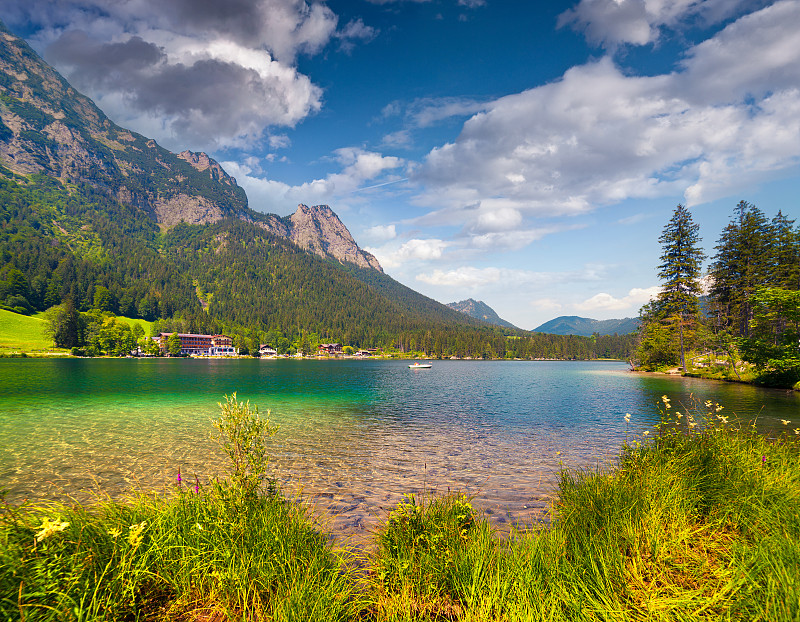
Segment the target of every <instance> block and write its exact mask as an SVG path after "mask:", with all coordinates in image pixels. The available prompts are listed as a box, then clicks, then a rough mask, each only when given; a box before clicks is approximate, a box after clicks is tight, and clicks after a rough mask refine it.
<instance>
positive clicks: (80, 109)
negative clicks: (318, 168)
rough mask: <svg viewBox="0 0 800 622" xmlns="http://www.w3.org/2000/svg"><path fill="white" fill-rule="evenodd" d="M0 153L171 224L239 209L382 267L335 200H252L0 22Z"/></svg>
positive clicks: (6, 160) (321, 251) (296, 237)
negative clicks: (129, 121) (284, 203)
mask: <svg viewBox="0 0 800 622" xmlns="http://www.w3.org/2000/svg"><path fill="white" fill-rule="evenodd" d="M0 163H2V165H3V166H5V167H6V168H7V169H8V170H10V171H11V172H13V173H15V174H17V175H21V176H29V175H32V174H45V175H48V176H51V177H54V178H57V179H58V180H59V181H61V182H62V183H64V184H67V185H88V186H90V187H91V188H92V189H93V190H94V191H96V192H99V193H103V194H106V195H107V196H109V197H110V198H113V199H114V200H116V201H119V202H120V203H122V204H125V205H128V206H131V207H134V208H136V209H140V210H143V211H144V212H145V213H147V214H148V215H149V216H150V217H151V218H152V219H153V220H154V221H155V222H156V223H158V224H159V225H161V227H162V228H163V229H166V228H169V227H173V226H175V225H176V224H178V223H179V222H185V223H189V224H210V223H216V222H219V221H220V220H223V219H225V218H238V219H241V220H246V221H248V222H252V223H255V224H257V225H258V226H259V227H261V228H263V229H265V230H267V231H269V232H270V233H272V234H274V235H278V236H281V237H285V238H287V239H290V240H291V241H293V242H295V243H296V244H297V245H298V246H300V247H301V248H304V249H306V250H308V251H310V252H312V253H315V254H316V255H319V256H320V257H324V258H327V259H333V260H336V261H340V262H349V263H354V264H355V265H357V266H360V267H365V268H374V269H375V270H379V271H380V270H381V267H380V264H379V263H378V261H377V259H375V257H373V256H372V255H371V254H369V253H367V252H365V251H363V250H361V249H360V248H359V247H358V245H357V244H356V243H355V240H353V237H352V236H351V235H350V232H349V231H348V230H347V227H345V226H344V224H343V223H342V222H341V220H339V218H338V217H337V216H336V214H334V212H333V211H332V210H331V209H330V207H328V206H327V205H320V206H315V207H307V206H305V205H301V206H299V207H298V209H297V211H296V212H295V213H294V214H292V215H291V216H289V217H287V218H280V217H278V216H276V215H273V214H261V213H259V212H255V211H253V210H251V209H249V208H248V203H247V196H246V194H245V192H244V190H243V189H242V188H241V187H239V186H238V185H237V183H236V179H235V178H233V177H231V176H230V175H228V174H227V173H226V172H225V171H224V170H223V168H222V167H221V166H220V165H219V163H217V162H216V161H214V160H213V159H212V158H210V157H209V156H208V155H207V154H205V153H193V152H191V151H184V152H182V153H180V154H174V153H172V152H170V151H168V150H166V149H164V148H163V147H161V146H159V145H158V144H157V143H156V142H155V141H154V140H151V139H148V138H146V137H144V136H142V135H140V134H137V133H136V132H132V131H130V130H126V129H124V128H121V127H119V126H118V125H116V124H115V123H113V122H112V121H111V120H110V119H108V118H107V117H106V116H105V114H104V113H103V112H102V111H101V110H100V109H99V108H97V106H95V105H94V103H93V102H92V101H91V100H90V99H88V98H87V97H85V96H84V95H81V94H80V93H79V92H77V91H76V90H75V89H73V88H72V87H71V86H70V85H69V83H68V82H67V81H66V80H65V79H64V78H63V77H62V76H61V75H59V74H58V72H56V71H55V70H54V69H53V68H52V67H50V66H49V65H47V64H46V63H45V62H44V61H42V60H41V59H40V58H39V57H38V56H37V55H36V53H35V52H34V51H33V50H32V49H31V48H30V47H29V46H28V45H27V43H25V41H23V40H22V39H20V38H18V37H16V36H14V35H13V34H12V33H11V32H9V31H8V30H7V29H6V28H5V26H4V25H3V24H2V23H0Z"/></svg>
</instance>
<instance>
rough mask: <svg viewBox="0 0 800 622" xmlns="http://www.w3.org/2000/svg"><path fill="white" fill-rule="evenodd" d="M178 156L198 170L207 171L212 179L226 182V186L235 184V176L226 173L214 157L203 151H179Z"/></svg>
mask: <svg viewBox="0 0 800 622" xmlns="http://www.w3.org/2000/svg"><path fill="white" fill-rule="evenodd" d="M178 157H179V158H180V159H181V160H184V161H186V162H188V163H189V164H190V165H191V166H192V167H193V168H195V169H196V170H198V171H201V172H202V171H208V174H209V175H210V176H211V179H213V180H214V181H218V182H219V183H222V184H227V185H228V186H235V185H236V178H235V177H231V176H230V175H228V173H226V172H225V169H223V168H222V166H220V164H219V162H217V161H216V160H215V159H214V158H212V157H210V156H209V155H208V154H207V153H205V152H203V151H199V152H196V153H195V152H194V151H189V150H186V151H181V152H180V153H179V154H178Z"/></svg>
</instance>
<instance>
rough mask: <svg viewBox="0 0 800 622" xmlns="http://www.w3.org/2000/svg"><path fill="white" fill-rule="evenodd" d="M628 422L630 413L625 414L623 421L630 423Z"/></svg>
mask: <svg viewBox="0 0 800 622" xmlns="http://www.w3.org/2000/svg"><path fill="white" fill-rule="evenodd" d="M630 422H631V414H630V413H628V414H626V415H625V423H630Z"/></svg>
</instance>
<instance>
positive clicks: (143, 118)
mask: <svg viewBox="0 0 800 622" xmlns="http://www.w3.org/2000/svg"><path fill="white" fill-rule="evenodd" d="M7 4H8V5H9V6H8V7H6V8H7V11H8V15H7V16H4V17H6V18H7V19H10V21H11V22H12V23H16V24H21V25H24V26H25V27H26V28H31V27H33V29H34V35H33V36H32V37H31V39H30V41H31V43H32V44H33V45H34V47H36V48H37V50H39V51H40V52H42V53H44V55H45V57H46V58H47V59H48V61H50V62H51V63H52V64H54V65H55V66H56V68H57V69H59V70H60V71H62V72H63V73H64V74H65V75H66V76H67V78H68V79H69V80H70V81H71V82H72V83H74V84H75V86H77V87H78V88H79V89H80V90H82V91H84V92H86V93H87V94H88V95H89V96H90V97H92V99H94V100H95V101H96V102H97V103H98V104H99V105H100V106H101V107H102V108H103V109H104V110H105V112H106V113H107V114H108V115H109V116H110V117H111V118H112V119H114V120H115V121H116V122H118V123H120V124H121V125H124V126H126V127H131V128H132V129H135V130H137V131H139V132H142V133H144V134H146V135H148V136H152V137H154V138H156V139H157V140H158V141H159V142H161V143H162V144H164V145H165V146H167V147H168V148H172V149H184V148H186V147H189V148H192V149H205V150H210V149H214V148H220V147H223V148H224V147H250V146H253V145H254V144H257V143H260V142H261V141H262V140H265V139H266V140H267V141H271V138H272V137H271V136H270V133H269V131H268V128H270V127H274V126H283V127H294V126H295V125H296V124H297V123H298V122H300V121H302V120H303V119H305V118H306V117H308V116H309V115H312V114H314V113H316V112H317V111H318V110H319V109H320V108H321V106H322V89H320V88H319V87H318V86H316V85H314V84H313V83H312V82H311V80H310V78H309V77H308V76H306V75H303V74H302V73H300V72H299V71H298V70H297V67H296V65H295V58H296V56H297V55H298V54H316V53H318V52H319V51H320V50H322V49H323V48H324V47H325V46H326V45H327V44H328V43H329V42H330V41H331V39H332V38H333V37H335V38H336V39H338V40H339V41H340V44H341V45H345V44H347V45H350V44H352V42H353V41H366V40H368V39H369V38H371V37H373V36H374V35H375V31H374V30H372V29H371V28H370V27H369V26H366V25H365V24H364V23H363V22H362V21H360V20H356V21H352V22H350V23H348V24H347V25H346V26H345V27H344V28H343V29H342V30H341V31H337V25H338V17H337V16H336V15H335V14H334V13H333V11H331V9H329V8H328V7H327V6H326V5H325V4H324V3H320V2H306V1H305V0H253V1H252V2H233V3H231V2H228V3H219V2H215V1H211V0H130V1H128V2H110V3H109V2H105V1H102V0H55V1H51V0H9V2H8V3H7ZM65 25H66V26H65ZM281 146H285V143H284V144H283V145H281ZM273 148H275V147H274V146H273Z"/></svg>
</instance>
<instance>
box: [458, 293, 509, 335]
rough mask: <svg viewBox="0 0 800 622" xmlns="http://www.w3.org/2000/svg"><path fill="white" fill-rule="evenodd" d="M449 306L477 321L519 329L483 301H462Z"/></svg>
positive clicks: (468, 299)
mask: <svg viewBox="0 0 800 622" xmlns="http://www.w3.org/2000/svg"><path fill="white" fill-rule="evenodd" d="M447 306H448V307H450V308H451V309H455V310H456V311H460V312H461V313H464V314H465V315H468V316H470V317H474V318H475V319H477V320H483V321H484V322H489V323H490V324H495V325H497V326H505V327H506V328H517V327H516V326H514V325H513V324H512V323H511V322H508V321H506V320H504V319H503V318H501V317H500V316H499V315H497V312H496V311H495V310H494V309H492V308H491V307H490V306H489V305H487V304H486V303H485V302H483V301H482V300H475V299H473V298H467V299H466V300H461V301H460V302H449V303H447Z"/></svg>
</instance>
